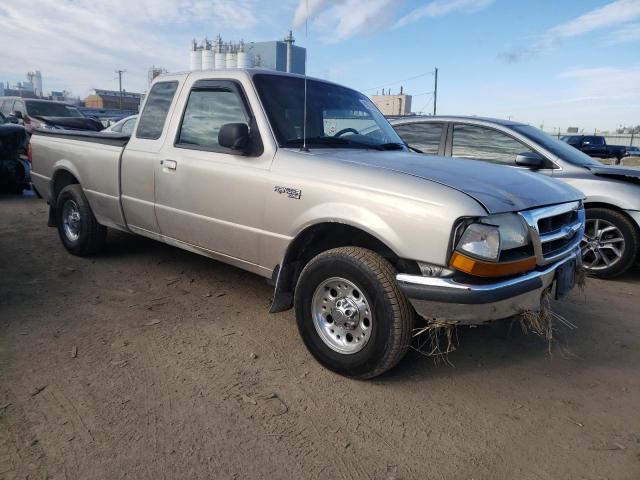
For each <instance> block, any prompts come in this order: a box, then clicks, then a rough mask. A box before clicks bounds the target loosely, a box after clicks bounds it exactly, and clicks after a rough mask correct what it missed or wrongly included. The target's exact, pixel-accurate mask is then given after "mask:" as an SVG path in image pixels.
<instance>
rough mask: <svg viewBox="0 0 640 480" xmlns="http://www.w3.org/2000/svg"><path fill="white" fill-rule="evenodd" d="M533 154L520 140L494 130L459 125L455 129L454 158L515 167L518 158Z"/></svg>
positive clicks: (452, 152)
mask: <svg viewBox="0 0 640 480" xmlns="http://www.w3.org/2000/svg"><path fill="white" fill-rule="evenodd" d="M525 152H532V150H531V149H530V148H529V147H527V146H526V145H524V144H523V143H521V142H519V141H518V140H516V139H514V138H512V137H510V136H509V135H506V134H504V133H502V132H499V131H497V130H493V129H492V128H486V127H479V126H476V125H462V124H457V125H454V127H453V144H452V151H451V155H452V156H453V157H462V158H470V159H472V160H482V161H485V162H490V163H498V164H503V165H511V166H515V164H516V156H517V155H519V154H521V153H525Z"/></svg>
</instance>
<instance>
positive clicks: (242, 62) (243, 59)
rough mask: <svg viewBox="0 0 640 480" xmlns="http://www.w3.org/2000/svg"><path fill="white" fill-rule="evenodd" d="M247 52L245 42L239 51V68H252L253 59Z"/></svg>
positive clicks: (241, 43)
mask: <svg viewBox="0 0 640 480" xmlns="http://www.w3.org/2000/svg"><path fill="white" fill-rule="evenodd" d="M245 50H246V49H245V47H244V42H242V41H241V42H240V48H239V49H238V61H237V63H238V68H251V59H250V57H249V54H248V53H247V52H246V51H245Z"/></svg>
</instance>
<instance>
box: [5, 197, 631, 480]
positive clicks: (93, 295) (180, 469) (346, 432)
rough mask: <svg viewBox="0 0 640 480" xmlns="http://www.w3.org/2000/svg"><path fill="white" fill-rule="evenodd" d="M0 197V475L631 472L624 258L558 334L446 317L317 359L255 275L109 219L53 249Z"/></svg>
mask: <svg viewBox="0 0 640 480" xmlns="http://www.w3.org/2000/svg"><path fill="white" fill-rule="evenodd" d="M46 220H47V215H46V205H45V204H44V202H43V201H42V200H38V199H36V198H19V197H1V198H0V479H6V480H9V479H11V480H13V479H25V478H30V479H44V478H52V479H105V480H106V479H108V480H113V479H121V478H126V479H218V478H221V479H257V478H260V479H281V478H282V479H285V478H295V479H307V478H309V479H325V478H326V479H345V480H346V479H391V478H394V479H437V480H440V479H492V480H496V479H518V480H528V479H554V480H555V479H562V480H566V479H594V480H595V479H605V478H606V479H611V480H613V479H638V478H640V411H639V409H640V374H639V373H640V371H639V367H640V315H639V313H638V311H639V310H640V300H639V299H640V272H639V271H638V270H636V271H634V272H632V273H630V274H628V275H626V276H625V277H624V278H621V279H619V280H616V281H608V282H604V281H597V280H592V279H589V280H588V281H587V286H586V290H585V291H584V292H575V293H573V294H572V296H570V297H569V299H568V300H567V301H566V302H565V303H562V304H557V305H555V308H556V311H557V312H558V313H560V314H562V315H563V316H564V317H566V318H567V319H569V320H570V321H571V322H573V323H575V325H576V326H577V328H576V329H575V330H569V329H567V328H564V329H563V330H562V331H561V332H559V335H560V337H561V338H560V341H561V345H562V347H555V348H554V349H553V352H552V355H551V356H549V354H548V353H547V345H546V343H545V342H544V341H543V340H541V339H540V338H537V337H535V336H530V335H529V336H525V335H523V334H522V332H521V331H520V329H519V328H516V327H514V328H512V329H510V328H509V325H510V324H509V322H502V323H499V324H497V325H494V326H490V327H481V328H475V329H460V331H459V348H458V350H457V351H456V352H454V353H452V354H450V355H449V361H450V362H451V364H452V365H442V364H441V365H435V364H434V361H433V359H431V358H426V357H423V356H421V355H419V354H418V353H415V352H411V353H410V354H409V355H408V356H407V358H406V359H405V360H404V361H403V362H401V364H399V365H398V367H396V368H395V369H394V370H392V371H391V372H389V373H387V374H385V375H384V376H382V377H379V378H377V379H375V380H373V381H367V382H362V381H353V380H348V379H345V378H342V377H339V376H337V375H335V374H333V373H330V372H328V371H326V370H324V369H323V368H321V367H320V366H319V365H318V364H317V363H316V362H315V361H314V360H313V359H312V358H311V356H310V355H309V354H308V353H307V351H306V350H305V348H304V346H303V345H302V343H301V341H300V339H299V338H298V333H297V331H296V327H295V321H294V316H293V313H292V312H285V313H282V314H277V315H269V314H268V313H267V309H268V306H269V302H270V298H271V293H272V289H271V287H269V286H268V285H267V284H266V283H265V281H264V280H263V279H261V278H259V277H257V276H254V275H252V274H249V273H245V272H243V271H241V270H238V269H235V268H232V267H229V266H226V265H223V264H221V263H217V262H214V261H211V260H208V259H206V258H204V257H199V256H197V255H194V254H191V253H187V252H184V251H181V250H178V249H176V248H173V247H169V246H165V245H162V244H159V243H156V242H153V241H151V240H146V239H143V238H137V237H133V236H128V235H124V234H113V235H110V237H109V243H108V250H107V251H106V252H105V253H104V254H102V255H101V256H99V257H96V258H93V259H84V258H77V257H73V256H71V255H69V254H68V253H67V252H66V251H65V250H64V249H63V247H62V245H61V244H60V242H59V240H58V237H57V233H56V231H55V230H54V229H51V228H47V227H46Z"/></svg>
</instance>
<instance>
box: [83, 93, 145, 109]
mask: <svg viewBox="0 0 640 480" xmlns="http://www.w3.org/2000/svg"><path fill="white" fill-rule="evenodd" d="M121 100H122V104H121V103H120V102H121ZM141 101H142V94H141V93H133V92H127V91H124V90H123V91H122V95H121V94H120V92H119V91H118V90H101V89H97V88H96V89H94V90H93V91H92V93H91V94H90V95H89V96H88V97H87V98H85V100H84V105H85V107H88V108H93V109H114V108H117V109H120V110H131V111H134V112H137V111H138V108H139V107H140V102H141Z"/></svg>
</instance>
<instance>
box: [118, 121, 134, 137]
mask: <svg viewBox="0 0 640 480" xmlns="http://www.w3.org/2000/svg"><path fill="white" fill-rule="evenodd" d="M135 125H136V119H135V118H130V119H129V120H127V121H126V122H124V123H123V124H122V126H121V127H120V131H121V132H122V133H124V134H125V135H131V134H132V133H133V127H135Z"/></svg>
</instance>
